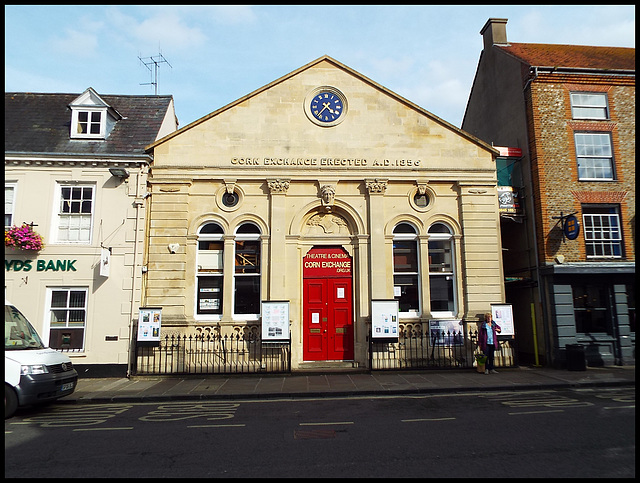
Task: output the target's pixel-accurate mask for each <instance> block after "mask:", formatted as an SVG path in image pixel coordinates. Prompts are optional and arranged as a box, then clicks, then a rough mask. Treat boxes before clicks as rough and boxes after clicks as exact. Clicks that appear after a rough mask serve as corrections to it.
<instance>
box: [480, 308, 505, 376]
mask: <svg viewBox="0 0 640 483" xmlns="http://www.w3.org/2000/svg"><path fill="white" fill-rule="evenodd" d="M501 331H502V329H501V328H500V326H499V325H498V324H496V323H495V322H494V321H493V320H492V316H491V312H487V313H486V314H484V322H482V324H480V331H479V332H478V346H480V350H481V351H482V352H483V353H484V354H485V355H486V356H487V365H486V366H485V371H484V373H485V374H489V373H492V374H497V373H498V371H496V370H495V369H494V361H495V350H496V347H497V346H498V334H499V333H500V332H501Z"/></svg>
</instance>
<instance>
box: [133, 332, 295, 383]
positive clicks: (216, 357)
mask: <svg viewBox="0 0 640 483" xmlns="http://www.w3.org/2000/svg"><path fill="white" fill-rule="evenodd" d="M287 372H291V342H290V341H285V342H263V341H262V340H261V338H260V336H259V335H257V334H255V333H253V332H249V333H246V334H234V335H219V334H195V335H188V336H187V335H171V336H170V335H166V336H165V337H164V338H162V339H161V340H160V342H159V343H158V344H156V345H155V346H148V345H147V346H141V345H140V344H136V347H135V358H134V364H133V370H132V373H133V374H135V375H151V374H164V375H166V374H243V373H287Z"/></svg>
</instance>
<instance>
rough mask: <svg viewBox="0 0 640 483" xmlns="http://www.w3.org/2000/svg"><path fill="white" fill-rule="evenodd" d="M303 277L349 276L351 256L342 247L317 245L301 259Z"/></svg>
mask: <svg viewBox="0 0 640 483" xmlns="http://www.w3.org/2000/svg"><path fill="white" fill-rule="evenodd" d="M302 264H303V268H304V277H305V278H338V277H351V256H350V255H349V253H347V251H346V250H345V249H344V248H342V247H318V248H312V249H311V250H309V253H307V255H306V256H305V257H304V258H303V259H302Z"/></svg>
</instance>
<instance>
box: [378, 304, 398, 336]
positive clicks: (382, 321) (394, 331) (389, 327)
mask: <svg viewBox="0 0 640 483" xmlns="http://www.w3.org/2000/svg"><path fill="white" fill-rule="evenodd" d="M398 322H399V318H398V301H397V300H372V301H371V338H372V339H374V340H380V339H393V340H395V341H397V340H398V332H399V330H398Z"/></svg>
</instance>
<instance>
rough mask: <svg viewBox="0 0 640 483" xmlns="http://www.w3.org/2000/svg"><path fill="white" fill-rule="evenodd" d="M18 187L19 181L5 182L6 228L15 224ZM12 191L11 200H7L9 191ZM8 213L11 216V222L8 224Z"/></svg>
mask: <svg viewBox="0 0 640 483" xmlns="http://www.w3.org/2000/svg"><path fill="white" fill-rule="evenodd" d="M17 189H18V184H17V183H5V184H4V219H5V223H4V228H5V229H7V228H10V227H11V226H13V225H15V217H16V214H15V209H16V191H17ZM9 192H10V193H11V195H10V198H11V199H10V200H8V202H7V193H9ZM7 215H8V216H9V217H10V220H9V224H7Z"/></svg>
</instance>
